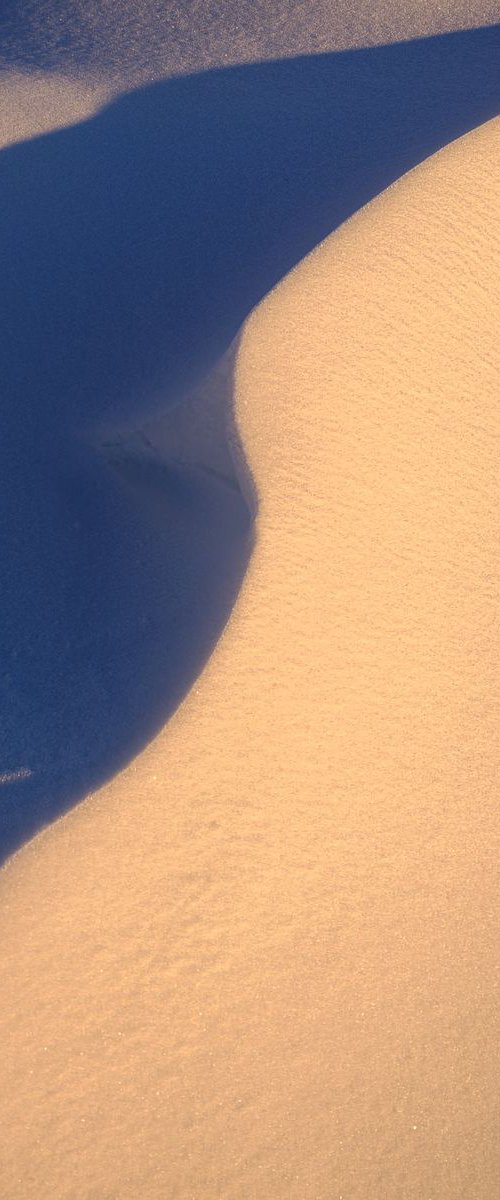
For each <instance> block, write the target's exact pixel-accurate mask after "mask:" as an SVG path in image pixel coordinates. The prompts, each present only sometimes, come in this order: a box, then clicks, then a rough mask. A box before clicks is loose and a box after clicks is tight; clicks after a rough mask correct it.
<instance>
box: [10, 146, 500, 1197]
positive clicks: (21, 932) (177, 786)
mask: <svg viewBox="0 0 500 1200" xmlns="http://www.w3.org/2000/svg"><path fill="white" fill-rule="evenodd" d="M499 156H500V125H499V123H498V122H492V123H489V124H487V125H485V126H483V127H481V128H479V129H477V130H476V131H475V132H473V133H472V134H470V135H468V136H467V137H465V138H463V139H461V140H460V141H458V142H457V143H455V144H453V145H451V146H449V147H448V148H447V149H446V150H444V151H442V152H441V153H440V154H439V155H437V156H435V157H434V158H432V159H431V160H429V161H428V162H426V163H424V164H423V165H422V166H420V167H418V168H417V169H416V170H415V171H414V172H412V173H411V174H410V175H408V176H407V177H406V178H404V179H402V180H401V181H400V182H398V183H397V184H396V185H395V186H394V187H392V188H391V189H390V190H389V191H388V192H385V193H384V194H383V195H382V196H381V197H379V198H378V199H377V200H376V201H374V202H373V203H372V204H371V205H369V206H368V207H367V208H366V209H365V210H363V211H362V212H360V213H359V214H358V215H357V216H356V217H354V218H353V219H352V220H351V221H350V222H349V223H348V224H346V225H344V226H343V227H342V228H341V229H340V230H339V231H338V232H337V233H336V234H335V235H334V236H333V237H331V238H329V239H328V240H327V241H326V242H324V243H323V244H322V245H321V246H320V247H319V248H318V249H317V250H316V251H315V252H314V253H313V254H312V255H311V256H310V257H309V258H308V259H307V260H305V261H304V262H303V263H302V264H301V265H300V266H299V267H298V268H297V269H296V270H295V271H294V272H293V273H292V274H291V275H290V276H289V277H288V278H287V279H286V280H285V281H284V282H283V283H282V284H281V285H280V286H279V287H278V288H277V289H276V290H275V291H274V293H272V294H271V296H270V297H268V299H266V301H265V302H264V303H263V304H262V305H261V306H260V307H259V308H258V309H257V310H256V312H255V313H254V314H253V315H252V317H251V319H250V321H249V322H248V323H247V325H246V327H245V329H244V331H243V333H242V337H241V339H240V342H239V346H238V347H237V348H236V358H235V364H234V409H235V417H236V423H237V427H238V430H239V435H240V437H241V441H242V444H243V446H244V448H245V453H246V456H247V459H248V464H249V469H250V471H251V473H252V476H253V480H254V483H255V486H256V488H257V491H258V493H259V510H258V515H257V519H256V545H255V550H254V554H253V556H252V559H251V562H250V566H249V570H248V572H247V575H246V578H245V582H244V585H243V588H242V590H241V592H240V594H239V597H238V601H237V603H236V606H235V608H234V610H233V613H232V616H231V619H230V621H229V624H228V626H227V628H226V630H225V632H224V635H223V637H222V638H221V640H220V641H219V643H218V645H217V647H216V649H215V651H214V653H213V655H212V657H211V659H210V661H209V663H208V664H207V666H206V667H205V670H204V672H203V673H202V674H201V676H200V678H199V679H198V681H197V684H196V686H195V687H194V688H193V689H192V691H191V692H190V694H189V695H188V696H187V698H186V699H185V700H184V702H183V704H182V705H181V706H180V708H179V709H178V710H177V712H176V713H175V715H174V717H173V718H172V720H171V721H170V722H169V723H168V725H167V726H166V727H165V729H164V730H163V731H162V733H161V734H160V735H159V736H158V737H157V739H156V740H155V741H154V742H153V743H152V744H151V745H150V746H149V747H148V749H147V750H145V751H144V753H143V754H142V755H141V756H140V757H139V758H138V759H137V760H136V761H135V762H134V763H133V764H131V765H130V766H129V767H128V768H127V769H126V770H125V771H124V772H123V773H122V774H121V775H119V776H118V777H117V778H116V779H114V780H113V781H112V783H111V784H109V785H108V786H107V787H106V788H105V789H103V790H102V791H101V792H99V793H97V794H96V795H94V796H92V797H91V798H89V799H88V800H87V801H86V803H85V804H83V805H81V806H80V807H79V808H77V809H75V810H73V811H72V812H71V813H69V814H68V815H67V816H66V817H65V818H64V819H62V820H61V821H59V822H58V823H57V824H56V825H54V826H52V827H51V828H50V829H48V830H47V831H46V832H45V833H44V834H43V836H41V837H40V838H39V839H38V840H37V841H35V842H33V843H31V845H29V846H28V847H26V848H25V849H24V850H23V851H22V852H21V853H20V854H19V855H18V856H16V857H15V858H13V859H12V860H11V862H10V863H9V864H8V865H7V868H6V869H5V871H4V872H3V874H2V877H1V889H2V907H3V911H4V914H5V916H4V919H3V926H2V935H1V939H2V940H1V966H2V978H3V979H4V981H5V982H4V986H3V989H2V998H1V1002H0V1004H1V1015H2V1046H3V1048H4V1063H3V1088H2V1098H1V1102H0V1110H1V1119H2V1125H3V1127H4V1128H6V1129H7V1130H8V1144H7V1146H6V1152H5V1157H4V1165H3V1184H2V1188H3V1194H4V1195H5V1196H7V1197H9V1200H17V1198H18V1197H19V1200H21V1198H22V1200H30V1197H33V1198H34V1200H35V1198H36V1200H45V1197H47V1200H48V1198H49V1197H50V1198H51V1200H52V1198H53V1197H54V1196H57V1198H58V1200H70V1198H72V1197H76V1196H78V1197H81V1196H85V1197H89V1200H90V1197H92V1198H93V1197H96V1198H97V1197H99V1200H102V1198H106V1200H107V1198H108V1197H109V1200H114V1198H115V1197H116V1198H118V1197H120V1200H127V1198H128V1197H130V1198H134V1200H135V1198H136V1197H139V1196H141V1197H142V1196H147V1197H148V1200H149V1198H151V1200H152V1198H156V1197H158V1200H160V1198H161V1200H165V1197H172V1198H174V1197H188V1196H189V1197H196V1200H208V1198H209V1197H210V1198H212V1197H215V1196H217V1197H220V1198H222V1197H227V1198H228V1200H239V1198H241V1200H247V1198H248V1197H249V1196H252V1197H258V1198H259V1200H260V1198H262V1200H269V1198H273V1200H274V1198H276V1200H278V1198H283V1200H284V1198H285V1197H287V1198H288V1197H293V1198H296V1200H332V1197H337V1196H338V1197H342V1198H345V1200H347V1197H349V1200H366V1197H373V1198H374V1200H401V1197H403V1196H404V1197H405V1200H423V1198H424V1197H426V1198H429V1200H431V1197H436V1198H437V1197H439V1200H456V1198H457V1197H459V1196H460V1197H462V1196H463V1197H466V1196H467V1197H468V1196H474V1197H477V1198H478V1200H491V1196H492V1195H494V1194H495V1190H496V1187H497V1180H498V1176H499V1171H500V1161H499V1149H498V1138H497V1128H496V1124H497V1121H496V1113H497V1109H498V1070H497V1064H496V1047H497V1045H498V1036H499V1032H500V1031H499V1015H498V1003H497V985H498V978H497V976H498V969H497V968H498V923H499V916H500V912H499V899H498V896H499V890H498V866H497V864H498V849H499V846H498V842H499V817H498V782H499V779H498V767H499V762H498V750H499V739H498V728H497V709H498V670H497V653H498V642H497V615H498V583H499V570H498V568H499V561H498V516H499V490H498V489H499V482H498V481H499V475H498V378H499V365H500V364H499V361H498V336H497V320H498V318H497V314H498V311H500V305H499V301H500V294H499V293H500V271H499V266H500V263H499V254H498V217H499V215H500V212H499V207H500V203H499V202H500V191H499V183H498V180H499V172H498V160H499ZM238 469H239V470H241V467H239V468H238ZM247 482H248V481H247V478H246V477H245V476H244V477H243V478H242V485H243V487H245V486H247Z"/></svg>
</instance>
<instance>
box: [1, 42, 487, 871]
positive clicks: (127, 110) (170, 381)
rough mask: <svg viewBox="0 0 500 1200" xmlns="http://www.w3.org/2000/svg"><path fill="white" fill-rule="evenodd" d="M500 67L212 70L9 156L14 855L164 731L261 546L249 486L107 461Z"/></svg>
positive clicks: (424, 61) (366, 59) (6, 491)
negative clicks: (107, 451) (245, 494)
mask: <svg viewBox="0 0 500 1200" xmlns="http://www.w3.org/2000/svg"><path fill="white" fill-rule="evenodd" d="M499 51H500V27H499V26H495V27H493V28H491V27H490V28H487V29H480V30H473V31H467V32H464V33H455V34H449V35H444V36H440V37H434V38H426V39H419V40H418V41H413V42H408V43H403V44H398V45H394V46H390V47H377V48H374V49H369V50H356V51H350V52H345V53H338V54H327V55H319V56H315V57H303V58H297V59H293V60H284V61H279V62H270V63H269V62H267V63H264V64H258V65H255V66H253V65H252V66H247V65H245V66H242V67H235V68H229V69H224V70H214V71H209V72H206V73H204V74H200V75H195V76H188V77H183V78H179V79H173V80H169V81H167V82H164V83H156V84H154V85H152V86H148V87H145V88H140V89H138V90H137V91H134V92H132V93H130V94H127V95H125V96H123V97H121V98H119V99H118V100H116V101H115V102H113V103H111V104H110V105H109V106H108V107H106V108H105V109H104V110H103V111H102V112H101V113H99V114H98V115H97V116H95V117H93V118H92V119H90V120H88V121H85V122H83V123H81V124H79V125H76V126H73V127H71V128H69V129H64V130H62V131H58V132H55V133H52V134H49V135H45V136H42V137H37V138H35V139H33V140H32V141H29V142H26V143H24V144H21V145H17V146H14V147H11V148H9V149H6V150H4V151H3V152H2V153H1V154H0V194H1V198H2V199H1V218H0V261H1V264H2V265H1V300H0V305H1V321H2V347H1V351H0V354H1V360H2V369H1V380H2V442H1V448H0V470H1V476H0V479H1V506H0V562H1V584H0V632H1V661H0V688H1V691H0V852H1V855H2V857H3V858H5V857H6V856H7V855H9V854H10V853H12V852H13V851H14V850H15V849H16V848H18V847H19V846H20V845H21V844H22V843H23V842H24V841H25V840H26V839H28V838H30V837H31V836H32V835H33V834H34V833H35V832H36V831H37V830H38V829H40V828H41V827H42V826H43V825H45V824H47V823H48V822H50V821H52V820H54V819H55V818H56V817H57V816H58V815H60V814H61V813H62V812H64V811H65V810H67V809H68V808H69V807H70V806H71V805H73V804H75V803H76V802H77V801H78V800H79V799H81V798H82V797H83V796H85V795H86V794H87V793H88V792H89V791H90V790H92V789H94V788H96V787H97V786H99V785H100V784H102V783H104V782H105V781H106V779H109V778H110V777H111V776H112V775H113V774H114V773H116V772H117V771H118V770H119V769H120V768H121V767H122V766H124V765H125V764H126V763H127V761H129V760H130V758H131V757H132V756H133V755H135V754H136V753H137V752H138V751H139V750H140V749H141V747H143V746H144V745H145V744H146V743H147V742H148V741H149V740H150V739H151V738H152V737H153V736H154V734H155V733H156V732H157V731H158V729H159V728H160V727H161V726H162V725H163V723H164V722H165V721H166V719H167V718H168V716H169V715H170V714H171V713H172V711H173V710H174V709H175V707H176V706H177V705H178V703H179V701H180V699H181V698H182V696H183V695H184V694H185V693H186V691H187V690H188V689H189V687H190V685H191V684H192V682H193V680H194V679H195V677H196V675H197V674H198V673H199V671H200V669H201V667H202V665H203V663H204V662H205V660H206V658H207V656H208V655H209V653H210V650H211V648H212V647H213V645H214V643H215V641H216V640H217V637H218V635H219V634H220V631H221V629H222V627H223V625H224V623H225V621H226V619H227V617H228V614H229V612H230V609H231V605H232V603H233V601H234V598H235V595H236V593H237V590H238V587H239V584H240V582H241V579H242V577H243V574H244V570H245V566H246V563H247V561H248V556H249V553H250V552H251V545H252V532H251V521H250V519H249V515H248V513H247V510H246V508H245V505H244V502H243V499H242V497H241V496H240V494H239V492H238V491H237V490H235V488H234V487H231V486H229V484H228V483H227V482H224V481H214V480H212V479H209V476H208V475H207V474H206V473H204V472H203V471H198V472H197V471H196V470H188V469H187V468H185V469H183V468H181V467H180V466H178V465H176V464H175V463H172V464H170V465H169V464H166V463H159V462H157V461H156V460H155V462H154V463H153V462H151V463H149V465H148V463H147V462H145V463H144V462H142V461H141V460H138V461H137V462H136V463H135V466H134V465H132V467H131V469H130V470H129V471H128V473H127V471H125V472H124V473H123V472H122V473H120V471H117V470H116V464H114V465H113V464H110V463H108V461H107V460H106V457H105V455H103V452H102V445H103V444H104V443H105V442H106V440H109V438H110V437H113V436H114V434H115V433H116V431H120V430H124V429H127V428H134V427H137V426H140V424H141V423H145V422H146V421H147V420H148V419H149V418H150V417H151V416H153V415H155V414H156V413H158V412H160V411H161V410H162V409H165V410H166V409H168V407H169V406H172V405H173V404H174V402H176V401H177V400H178V398H179V397H182V395H183V394H184V393H185V392H186V391H187V390H188V389H189V388H190V386H191V385H192V384H193V383H195V382H196V381H197V380H199V379H200V378H201V377H202V376H203V374H204V373H205V372H206V371H207V370H208V369H209V368H210V366H211V365H212V364H213V363H214V362H215V361H216V360H217V358H218V357H219V356H220V354H221V353H222V352H223V351H224V350H225V349H226V348H227V346H228V345H229V343H230V341H231V340H232V339H233V337H234V336H235V334H236V333H237V331H238V328H239V327H240V325H241V323H242V322H243V320H244V319H245V317H246V316H247V314H248V313H249V312H250V310H251V309H252V308H253V307H254V305H255V304H256V303H257V302H258V301H259V300H260V299H261V298H262V297H263V296H264V295H265V294H266V292H268V291H269V289H270V288H271V287H273V285H274V284H275V283H276V282H277V281H278V280H279V279H280V278H281V277H282V276H283V275H285V274H286V272H287V271H288V270H289V269H290V268H291V267H292V266H294V264H296V263H297V262H298V261H299V260H300V259H301V258H302V257H303V256H304V255H305V254H306V253H308V251H310V250H311V249H312V248H313V247H314V246H315V245H316V244H317V243H318V242H319V241H320V240H321V239H322V238H324V237H325V236H326V235H327V234H329V233H330V232H331V231H332V230H333V229H335V228H336V227H337V226H338V225H339V224H340V223H341V222H342V221H344V220H345V219H346V218H347V217H348V216H349V215H350V214H352V213H353V212H354V211H355V210H356V209H359V208H360V207H361V206H362V205H364V204H365V203H366V202H367V201H368V200H370V199H371V198H372V197H374V196H375V195H377V194H378V193H379V192H381V191H382V190H383V189H384V188H386V187H387V186H388V185H389V184H390V183H391V182H393V181H394V180H395V179H397V178H398V177H399V176H400V175H402V174H403V173H404V172H406V171H407V170H409V169H410V168H411V167H413V166H414V165H416V164H417V163H419V162H420V161H422V160H423V159H424V158H426V157H427V156H428V155H430V154H432V153H433V152H434V151H436V150H437V149H438V148H439V147H441V146H443V145H445V144H446V143H447V142H449V141H451V140H453V139H454V138H456V137H458V136H460V135H461V134H463V133H465V132H467V131H468V130H470V129H472V128H473V127H474V126H476V125H478V124H480V123H482V122H483V121H486V120H487V119H488V118H490V117H492V116H494V115H496V114H497V113H498V112H499V111H500V70H499V65H500V54H499ZM234 703H235V704H237V703H238V696H237V695H235V696H234ZM166 783H167V787H166V796H167V800H168V780H167V781H166Z"/></svg>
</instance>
